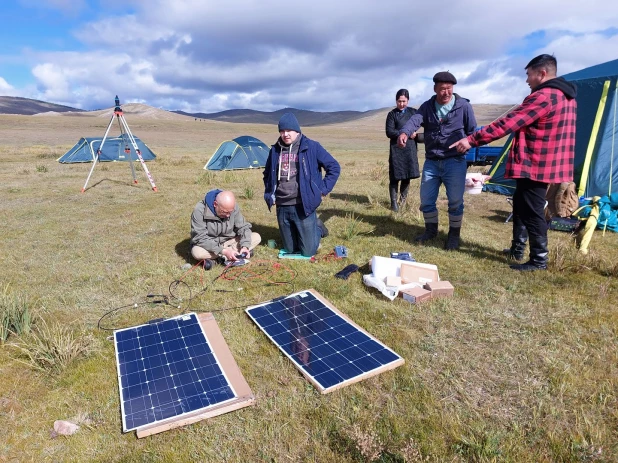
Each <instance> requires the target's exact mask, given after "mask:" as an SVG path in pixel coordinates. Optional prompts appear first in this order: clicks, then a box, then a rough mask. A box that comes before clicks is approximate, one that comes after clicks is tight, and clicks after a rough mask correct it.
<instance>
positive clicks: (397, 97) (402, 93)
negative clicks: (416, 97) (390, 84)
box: [395, 88, 410, 101]
mask: <svg viewBox="0 0 618 463" xmlns="http://www.w3.org/2000/svg"><path fill="white" fill-rule="evenodd" d="M400 96H405V97H406V100H409V99H410V94H409V93H408V90H407V89H405V88H402V89H401V90H399V91H398V92H397V95H395V101H397V100H398V99H399V97H400Z"/></svg>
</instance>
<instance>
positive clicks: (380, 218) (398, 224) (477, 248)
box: [319, 208, 511, 263]
mask: <svg viewBox="0 0 618 463" xmlns="http://www.w3.org/2000/svg"><path fill="white" fill-rule="evenodd" d="M319 215H320V218H321V219H322V221H324V222H326V220H327V219H329V218H330V217H333V216H337V217H341V216H342V212H341V211H340V210H338V209H332V208H330V209H324V210H320V214H319ZM354 216H355V217H356V218H357V219H360V220H362V221H363V222H365V223H367V224H369V225H371V226H372V227H373V233H372V235H373V236H386V235H391V236H394V237H395V238H397V239H399V240H401V241H404V242H407V243H410V244H411V245H415V246H419V243H418V242H416V241H415V237H416V236H418V235H420V234H421V233H422V232H423V231H424V230H425V228H424V226H419V225H411V224H408V223H405V222H403V221H400V220H397V219H394V218H393V217H395V216H392V215H391V216H384V215H371V214H363V213H358V212H355V213H354ZM447 231H448V230H447ZM447 231H444V230H441V231H440V232H439V233H438V236H437V237H436V238H434V239H432V240H430V241H427V242H425V243H424V244H422V246H425V247H434V248H438V249H443V248H444V243H445V242H446V237H447ZM510 233H511V229H510V228H508V230H507V231H505V239H508V240H509V241H510ZM451 252H460V253H466V254H469V255H470V256H471V257H476V258H479V259H486V260H493V261H496V262H500V263H506V262H505V259H504V256H503V255H502V252H501V249H494V248H490V247H487V246H485V245H483V244H482V243H479V242H470V241H467V240H466V239H465V238H462V239H461V244H460V248H459V250H458V251H451Z"/></svg>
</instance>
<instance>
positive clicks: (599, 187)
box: [483, 59, 618, 197]
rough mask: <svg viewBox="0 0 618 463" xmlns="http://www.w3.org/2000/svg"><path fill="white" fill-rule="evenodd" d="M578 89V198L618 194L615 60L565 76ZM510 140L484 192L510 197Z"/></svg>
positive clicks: (617, 63)
mask: <svg viewBox="0 0 618 463" xmlns="http://www.w3.org/2000/svg"><path fill="white" fill-rule="evenodd" d="M562 77H564V78H565V79H566V80H567V81H569V82H573V83H574V84H575V85H576V86H577V97H576V101H577V127H576V133H575V165H574V167H575V178H574V179H573V181H574V182H575V184H576V185H577V194H578V196H585V197H592V196H603V195H610V194H611V193H612V192H616V191H618V59H616V60H613V61H608V62H606V63H602V64H597V65H596V66H591V67H589V68H585V69H582V70H580V71H576V72H572V73H570V74H566V75H564V76H562ZM511 140H512V136H511V137H509V139H508V141H507V143H506V144H505V145H504V150H503V151H502V153H501V154H500V157H499V160H498V161H496V163H495V165H494V166H493V167H492V169H491V170H490V171H489V175H490V176H491V179H490V180H489V181H488V182H486V183H485V186H484V187H483V191H490V192H492V193H500V194H506V195H512V194H513V192H514V191H515V181H514V180H512V179H506V178H504V168H505V165H506V157H507V154H508V151H509V149H510V147H511Z"/></svg>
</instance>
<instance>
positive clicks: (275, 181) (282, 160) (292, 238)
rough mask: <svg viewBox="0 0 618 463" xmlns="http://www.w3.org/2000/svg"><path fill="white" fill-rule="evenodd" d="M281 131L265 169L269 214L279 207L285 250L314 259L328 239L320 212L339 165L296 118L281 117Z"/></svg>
mask: <svg viewBox="0 0 618 463" xmlns="http://www.w3.org/2000/svg"><path fill="white" fill-rule="evenodd" d="M278 128H279V139H278V140H277V143H275V144H274V145H273V146H272V147H271V148H270V153H269V154H268V159H267V160H266V167H265V168H264V200H265V201H266V204H267V205H268V209H269V210H270V209H271V207H272V206H273V205H276V206H277V222H278V224H279V233H280V234H281V241H282V242H283V249H284V250H285V251H287V252H288V253H295V254H302V255H303V256H306V257H311V256H314V255H315V253H316V252H317V250H318V246H319V245H320V240H321V238H323V237H325V236H327V235H328V230H327V229H326V227H325V226H324V224H323V223H322V221H321V220H320V219H318V217H317V214H316V209H317V208H318V206H319V205H320V203H321V202H322V197H324V196H326V195H327V194H328V193H330V192H331V190H332V189H333V187H334V186H335V183H336V182H337V179H338V178H339V172H340V167H339V163H338V162H337V161H336V160H335V158H333V157H332V156H331V155H330V153H329V152H328V151H326V150H325V149H324V148H323V147H322V145H320V144H319V143H318V142H316V141H313V140H310V139H309V138H307V137H306V136H305V135H303V134H302V133H301V131H300V125H299V124H298V120H297V119H296V116H294V114H292V113H285V114H284V115H283V116H281V119H280V120H279V126H278ZM323 170H324V172H325V173H324V176H322V171H323Z"/></svg>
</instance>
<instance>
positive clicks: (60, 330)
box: [11, 319, 97, 374]
mask: <svg viewBox="0 0 618 463" xmlns="http://www.w3.org/2000/svg"><path fill="white" fill-rule="evenodd" d="M11 346H12V347H14V348H15V349H16V350H17V351H18V356H17V360H19V361H20V362H23V363H24V364H26V365H28V366H29V367H30V368H32V369H34V370H37V371H40V372H42V373H48V374H49V373H59V372H60V371H62V370H64V369H65V368H66V367H68V366H69V365H70V364H71V362H73V361H74V360H76V359H78V358H82V357H87V356H89V355H91V354H93V353H94V352H95V351H96V350H97V347H96V342H95V338H94V337H93V336H92V334H90V333H87V332H84V331H80V332H76V331H74V330H72V329H71V328H70V327H68V326H66V325H63V324H61V323H58V322H54V323H52V324H47V322H46V321H45V320H43V319H42V320H41V322H40V323H38V324H37V329H36V330H35V331H33V332H32V333H31V334H30V335H29V336H25V337H23V338H21V339H20V340H19V341H17V342H16V343H13V344H11Z"/></svg>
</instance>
